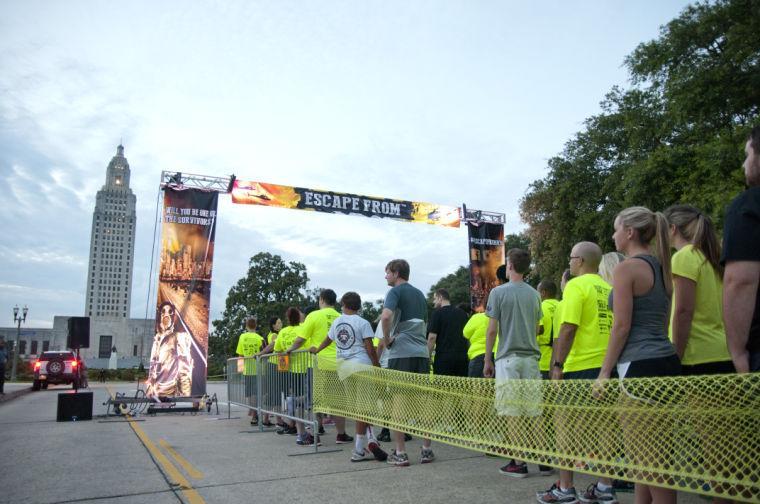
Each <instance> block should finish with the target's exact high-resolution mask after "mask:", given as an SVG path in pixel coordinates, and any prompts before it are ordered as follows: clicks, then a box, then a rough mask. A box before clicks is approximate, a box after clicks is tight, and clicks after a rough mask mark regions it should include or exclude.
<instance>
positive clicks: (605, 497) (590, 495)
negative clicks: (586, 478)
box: [578, 483, 618, 504]
mask: <svg viewBox="0 0 760 504" xmlns="http://www.w3.org/2000/svg"><path fill="white" fill-rule="evenodd" d="M578 500H579V501H581V502H586V503H590V504H596V503H599V504H618V500H617V495H615V489H614V488H610V489H609V490H607V491H604V490H600V489H599V487H598V486H597V485H596V483H591V484H590V485H589V486H588V488H586V491H585V492H583V493H582V494H580V495H579V496H578Z"/></svg>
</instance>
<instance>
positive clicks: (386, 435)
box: [377, 428, 391, 443]
mask: <svg viewBox="0 0 760 504" xmlns="http://www.w3.org/2000/svg"><path fill="white" fill-rule="evenodd" d="M377 440H378V441H381V442H383V443H390V442H391V431H389V430H388V429H385V428H383V430H381V431H380V435H379V436H377Z"/></svg>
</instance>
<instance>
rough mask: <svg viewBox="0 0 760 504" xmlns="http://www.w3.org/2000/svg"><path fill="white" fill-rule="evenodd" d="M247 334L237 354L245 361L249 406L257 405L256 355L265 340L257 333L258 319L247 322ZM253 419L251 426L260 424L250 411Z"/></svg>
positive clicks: (251, 318)
mask: <svg viewBox="0 0 760 504" xmlns="http://www.w3.org/2000/svg"><path fill="white" fill-rule="evenodd" d="M245 328H246V332H244V333H243V334H241V335H240V337H239V338H238V344H237V348H236V350H235V353H236V354H238V355H239V356H240V357H243V359H244V365H243V376H244V380H245V396H246V397H247V398H248V404H249V406H252V407H253V406H255V405H256V404H255V403H256V358H255V356H256V354H257V353H258V352H259V350H261V346H262V344H263V343H264V338H262V337H261V335H260V334H258V333H257V332H256V317H250V318H249V319H248V320H246V321H245ZM248 416H250V417H251V425H258V424H259V417H258V416H257V415H256V410H254V409H251V410H249V411H248Z"/></svg>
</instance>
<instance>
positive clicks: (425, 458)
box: [420, 446, 435, 464]
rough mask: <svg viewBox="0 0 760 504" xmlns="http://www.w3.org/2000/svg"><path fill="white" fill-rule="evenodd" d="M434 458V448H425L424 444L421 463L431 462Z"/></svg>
mask: <svg viewBox="0 0 760 504" xmlns="http://www.w3.org/2000/svg"><path fill="white" fill-rule="evenodd" d="M434 460H435V453H433V450H432V449H431V448H425V447H424V446H423V447H422V451H421V452H420V464H429V463H430V462H432V461H434Z"/></svg>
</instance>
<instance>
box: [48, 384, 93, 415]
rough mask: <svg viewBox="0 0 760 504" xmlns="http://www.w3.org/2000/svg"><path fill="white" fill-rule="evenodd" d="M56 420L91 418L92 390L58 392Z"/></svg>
mask: <svg viewBox="0 0 760 504" xmlns="http://www.w3.org/2000/svg"><path fill="white" fill-rule="evenodd" d="M56 420H57V421H58V422H72V421H73V422H76V421H77V420H92V392H78V391H77V392H62V393H60V394H58V413H57V415H56Z"/></svg>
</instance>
